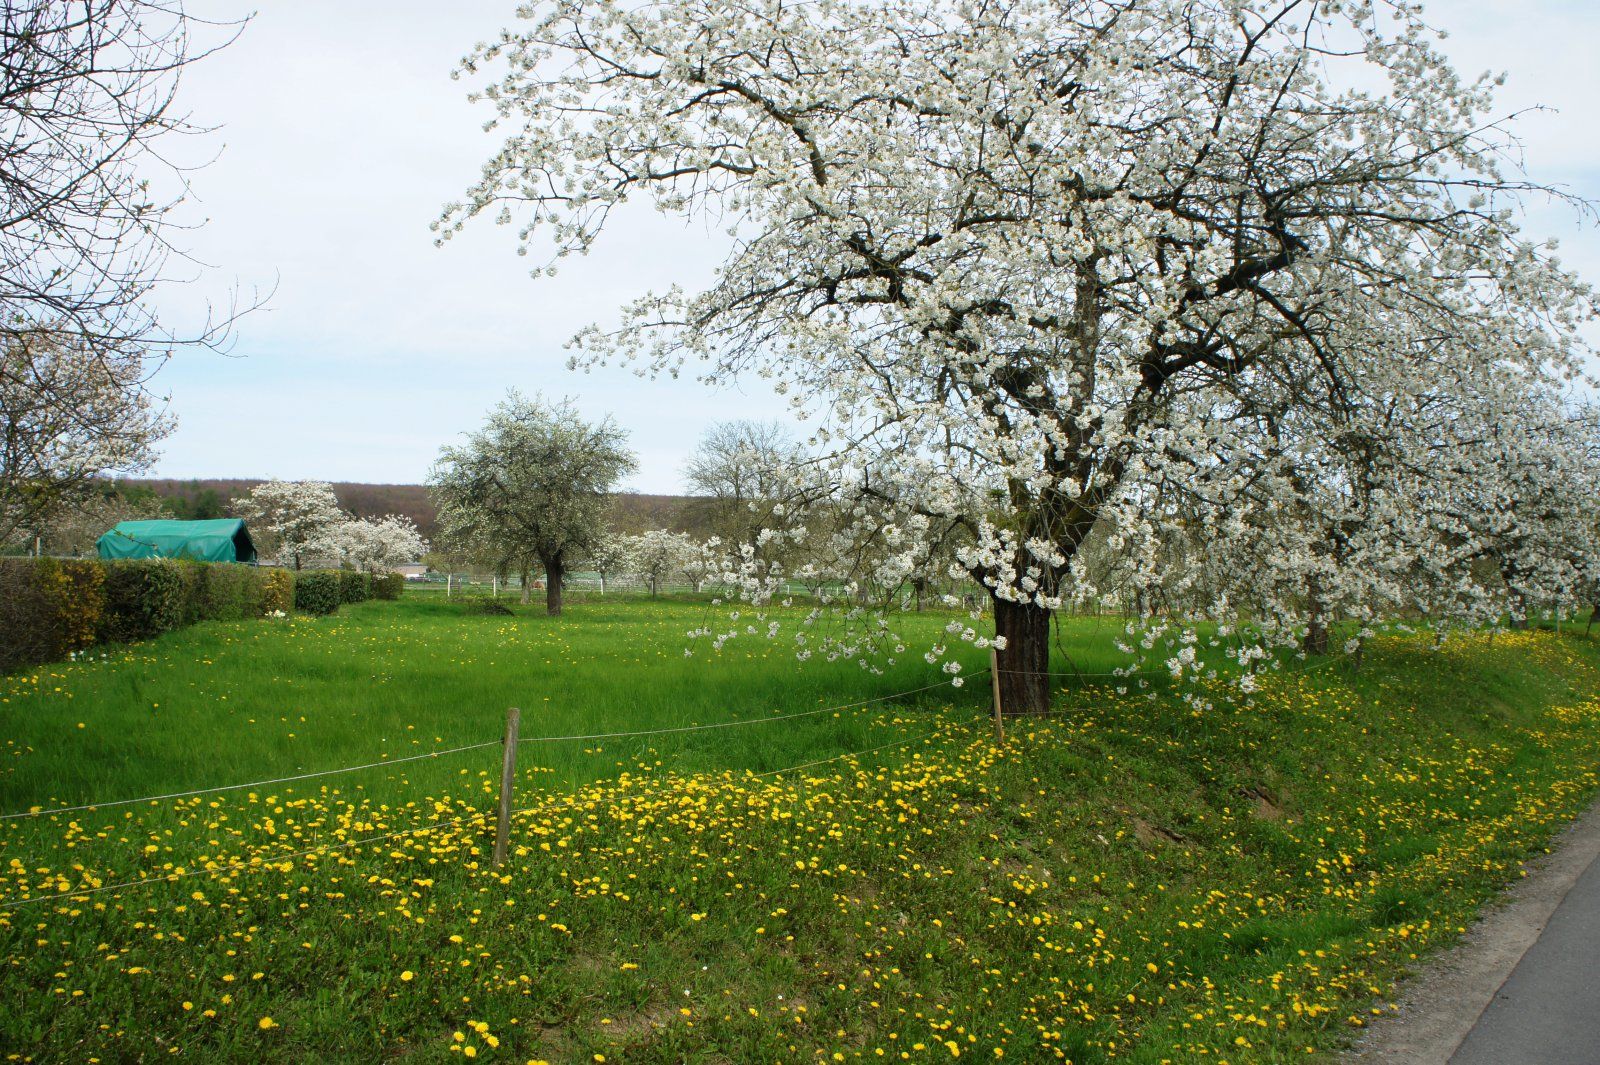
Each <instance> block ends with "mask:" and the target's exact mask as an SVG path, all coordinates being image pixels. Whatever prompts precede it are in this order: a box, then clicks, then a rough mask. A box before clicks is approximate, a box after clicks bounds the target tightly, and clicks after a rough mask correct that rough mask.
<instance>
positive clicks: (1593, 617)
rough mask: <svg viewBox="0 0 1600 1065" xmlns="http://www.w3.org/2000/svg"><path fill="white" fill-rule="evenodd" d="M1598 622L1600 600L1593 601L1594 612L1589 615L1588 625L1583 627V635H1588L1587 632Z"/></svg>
mask: <svg viewBox="0 0 1600 1065" xmlns="http://www.w3.org/2000/svg"><path fill="white" fill-rule="evenodd" d="M1597 621H1600V599H1596V600H1595V601H1594V611H1593V612H1592V613H1591V614H1590V615H1589V624H1587V625H1585V626H1584V627H1583V634H1584V635H1585V636H1587V635H1589V630H1590V629H1592V628H1594V623H1595V622H1597Z"/></svg>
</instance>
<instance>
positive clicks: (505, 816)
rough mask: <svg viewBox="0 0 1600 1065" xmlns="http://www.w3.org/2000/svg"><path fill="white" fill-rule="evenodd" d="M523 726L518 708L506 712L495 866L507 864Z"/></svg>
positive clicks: (495, 836) (495, 837) (495, 838)
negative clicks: (519, 730)
mask: <svg viewBox="0 0 1600 1065" xmlns="http://www.w3.org/2000/svg"><path fill="white" fill-rule="evenodd" d="M520 724H522V711H521V710H518V709H517V708H516V707H514V706H513V707H511V709H509V710H507V711H506V738H505V751H504V752H503V754H502V756H501V759H500V816H499V818H498V819H497V820H496V821H495V826H494V864H495V865H497V866H500V865H504V864H506V843H507V842H508V841H509V840H510V838H511V788H512V785H513V783H514V782H515V781H514V778H515V776H516V773H517V726H519V725H520Z"/></svg>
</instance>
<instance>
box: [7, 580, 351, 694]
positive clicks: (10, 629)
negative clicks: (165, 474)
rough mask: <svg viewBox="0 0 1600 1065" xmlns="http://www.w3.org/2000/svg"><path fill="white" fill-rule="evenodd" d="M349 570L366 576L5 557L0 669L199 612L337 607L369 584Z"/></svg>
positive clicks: (132, 635) (138, 633) (227, 617)
mask: <svg viewBox="0 0 1600 1065" xmlns="http://www.w3.org/2000/svg"><path fill="white" fill-rule="evenodd" d="M350 576H357V577H360V578H361V579H360V580H358V581H349V582H348V587H347V586H346V577H345V576H344V575H341V574H340V573H337V572H332V573H322V574H302V575H301V579H300V580H299V581H297V580H296V577H295V575H294V574H292V573H290V572H289V571H287V570H280V569H270V568H265V567H257V566H239V565H234V564H231V563H226V562H186V561H176V560H173V559H117V560H113V561H99V560H94V559H87V560H62V559H52V558H0V672H10V671H11V670H15V669H22V668H24V667H27V666H33V665H38V664H39V663H41V662H52V661H56V660H59V659H62V658H66V657H68V656H70V655H72V654H73V653H75V652H77V651H81V650H83V649H84V648H86V647H90V646H92V645H94V644H96V643H123V642H127V641H131V640H148V639H150V638H151V637H154V636H159V635H161V634H162V633H164V632H171V631H172V630H173V629H177V628H182V627H183V626H185V625H192V624H194V623H195V622H198V621H213V620H216V621H238V620H241V619H244V618H258V617H261V616H262V615H264V614H270V613H273V612H275V611H283V612H285V613H287V612H288V611H289V610H291V609H293V608H294V607H296V606H300V608H301V609H303V610H307V611H310V612H312V613H327V614H331V613H332V612H333V611H335V610H337V609H339V603H340V602H341V600H343V599H344V598H345V596H347V595H360V596H361V598H366V596H367V594H368V593H369V591H370V587H371V582H370V581H369V580H368V579H367V578H366V576H365V575H364V574H352V575H350ZM308 578H309V586H308V587H305V588H302V585H303V584H307V579H308ZM302 598H304V599H305V600H306V601H307V602H308V603H310V604H311V605H302V602H301V600H302ZM330 604H331V605H330Z"/></svg>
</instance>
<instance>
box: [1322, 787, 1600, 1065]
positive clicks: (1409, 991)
mask: <svg viewBox="0 0 1600 1065" xmlns="http://www.w3.org/2000/svg"><path fill="white" fill-rule="evenodd" d="M1548 849H1549V853H1547V854H1543V855H1540V856H1538V857H1537V858H1534V859H1531V860H1530V861H1528V862H1526V863H1525V864H1524V866H1523V868H1524V869H1526V870H1527V875H1526V876H1525V877H1523V878H1521V879H1520V880H1518V881H1516V882H1515V883H1514V884H1513V885H1512V886H1511V888H1510V889H1509V890H1508V891H1506V892H1504V893H1503V894H1502V895H1500V896H1499V899H1498V900H1497V901H1491V902H1490V903H1489V904H1488V906H1487V907H1486V909H1485V912H1484V913H1483V914H1482V915H1481V916H1480V917H1479V919H1478V920H1477V921H1476V922H1475V923H1473V924H1472V925H1471V926H1470V927H1469V928H1468V929H1467V931H1466V934H1465V935H1463V936H1462V937H1461V939H1460V941H1459V942H1457V943H1456V944H1455V945H1454V946H1452V947H1451V948H1450V949H1449V950H1447V951H1445V952H1443V953H1442V954H1439V955H1437V956H1435V957H1433V958H1431V959H1427V960H1425V961H1423V962H1422V963H1421V968H1420V969H1418V970H1417V971H1416V972H1415V973H1414V974H1412V975H1411V976H1410V977H1408V978H1407V979H1406V980H1405V981H1404V982H1402V983H1401V985H1400V997H1399V998H1397V999H1395V1000H1394V1001H1395V1002H1396V1003H1397V1004H1398V1006H1399V1009H1398V1011H1396V1012H1394V1013H1389V1014H1386V1015H1385V1016H1384V1017H1381V1018H1376V1019H1374V1020H1372V1021H1371V1022H1370V1024H1369V1025H1368V1028H1367V1030H1366V1033H1365V1034H1364V1035H1363V1036H1362V1038H1361V1039H1360V1041H1359V1042H1357V1043H1356V1044H1355V1046H1353V1047H1351V1048H1350V1049H1349V1050H1348V1051H1347V1052H1346V1053H1344V1054H1343V1055H1341V1056H1340V1057H1339V1059H1338V1060H1340V1061H1341V1062H1346V1063H1348V1065H1357V1063H1360V1065H1446V1063H1447V1062H1448V1061H1449V1060H1450V1057H1451V1055H1453V1054H1454V1053H1455V1052H1456V1050H1457V1049H1458V1048H1459V1047H1460V1046H1461V1044H1462V1042H1463V1041H1464V1040H1465V1039H1466V1037H1467V1033H1468V1032H1470V1031H1472V1028H1473V1026H1474V1025H1475V1024H1477V1022H1478V1018H1479V1017H1481V1016H1482V1015H1483V1011H1484V1010H1485V1009H1487V1008H1488V1006H1489V1003H1491V1002H1492V1001H1494V996H1495V993H1496V992H1498V991H1499V990H1500V988H1501V986H1502V985H1503V984H1504V983H1505V982H1506V980H1507V978H1508V977H1510V976H1511V972H1512V970H1513V969H1515V968H1516V967H1517V963H1518V962H1519V961H1521V960H1522V956H1523V955H1524V954H1526V953H1527V952H1528V948H1529V947H1531V946H1533V944H1534V943H1535V942H1536V941H1537V940H1538V938H1539V934H1540V933H1541V932H1543V931H1544V928H1545V925H1546V924H1547V923H1549V920H1550V917H1551V915H1552V914H1554V913H1555V911H1556V907H1558V906H1560V905H1561V901H1562V900H1563V899H1565V898H1566V897H1567V893H1568V892H1569V891H1571V890H1572V887H1573V885H1574V884H1576V883H1577V882H1578V878H1579V877H1580V876H1582V875H1583V872H1584V870H1585V869H1587V868H1589V866H1590V865H1591V864H1592V863H1593V862H1594V861H1595V860H1596V859H1597V858H1600V801H1596V802H1595V803H1593V804H1592V805H1590V807H1589V808H1588V809H1587V810H1585V811H1584V812H1583V813H1582V814H1581V815H1580V816H1579V817H1578V818H1577V819H1576V820H1574V821H1573V822H1572V823H1571V824H1569V825H1568V826H1567V827H1566V828H1565V829H1564V830H1563V831H1562V832H1561V833H1560V834H1559V835H1557V836H1556V837H1555V838H1554V839H1552V840H1551V841H1550V843H1549V845H1548Z"/></svg>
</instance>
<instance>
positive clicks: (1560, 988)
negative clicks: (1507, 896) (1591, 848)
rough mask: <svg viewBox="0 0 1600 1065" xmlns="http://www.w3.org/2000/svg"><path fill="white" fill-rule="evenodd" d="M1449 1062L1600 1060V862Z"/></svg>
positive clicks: (1532, 1064)
mask: <svg viewBox="0 0 1600 1065" xmlns="http://www.w3.org/2000/svg"><path fill="white" fill-rule="evenodd" d="M1450 1065H1600V860H1595V861H1591V862H1590V863H1589V866H1588V868H1586V869H1585V870H1584V871H1583V873H1582V874H1580V875H1579V877H1578V880H1577V883H1575V884H1573V886H1572V889H1571V890H1570V891H1569V892H1567V896H1566V898H1564V899H1562V900H1561V904H1560V905H1559V906H1557V907H1556V910H1555V913H1553V914H1551V916H1550V920H1549V922H1548V923H1547V924H1546V925H1545V927H1544V930H1543V931H1542V932H1541V933H1540V934H1539V938H1538V939H1537V940H1536V941H1535V942H1534V944H1533V946H1531V947H1529V948H1528V952H1527V953H1526V954H1524V955H1523V956H1522V959H1521V960H1520V961H1519V962H1517V965H1516V968H1514V969H1512V970H1511V975H1510V976H1509V977H1507V978H1506V981H1505V983H1504V984H1502V985H1501V986H1500V990H1499V991H1497V992H1496V993H1495V996H1494V998H1493V999H1491V1000H1490V1001H1489V1004H1488V1006H1486V1007H1485V1008H1484V1010H1483V1013H1482V1015H1481V1016H1480V1017H1479V1018H1478V1021H1477V1023H1476V1024H1474V1025H1473V1026H1472V1029H1471V1030H1470V1031H1469V1032H1468V1033H1467V1037H1466V1038H1465V1039H1464V1040H1462V1042H1461V1045H1460V1046H1459V1047H1458V1048H1457V1049H1456V1052H1455V1054H1454V1055H1453V1056H1452V1057H1451V1058H1450Z"/></svg>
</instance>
